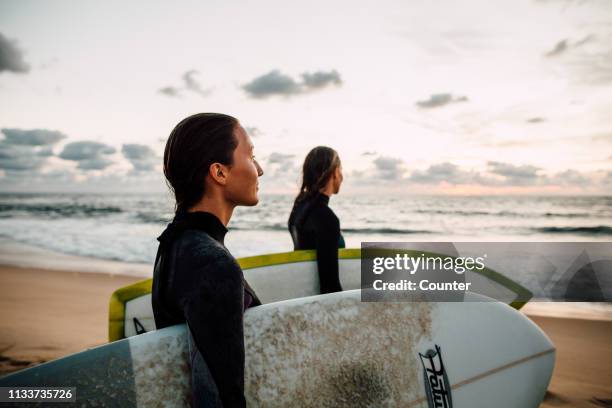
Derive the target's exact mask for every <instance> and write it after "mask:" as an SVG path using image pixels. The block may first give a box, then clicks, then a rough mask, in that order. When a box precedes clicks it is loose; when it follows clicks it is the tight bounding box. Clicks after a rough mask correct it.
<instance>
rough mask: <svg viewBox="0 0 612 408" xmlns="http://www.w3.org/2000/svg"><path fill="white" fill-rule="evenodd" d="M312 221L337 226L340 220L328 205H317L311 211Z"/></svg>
mask: <svg viewBox="0 0 612 408" xmlns="http://www.w3.org/2000/svg"><path fill="white" fill-rule="evenodd" d="M309 219H310V220H312V221H314V222H317V223H324V224H331V225H337V224H339V223H340V220H339V219H338V217H337V216H336V214H335V213H334V211H333V210H332V209H331V208H329V206H327V205H322V204H315V205H314V206H313V207H312V209H311V211H310V217H309Z"/></svg>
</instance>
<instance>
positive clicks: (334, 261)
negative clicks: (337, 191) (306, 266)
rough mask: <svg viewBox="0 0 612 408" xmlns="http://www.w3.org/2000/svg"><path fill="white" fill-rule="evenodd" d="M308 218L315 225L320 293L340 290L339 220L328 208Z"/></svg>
mask: <svg viewBox="0 0 612 408" xmlns="http://www.w3.org/2000/svg"><path fill="white" fill-rule="evenodd" d="M310 218H311V219H312V220H313V222H314V227H315V249H316V250H317V269H318V271H319V284H320V287H321V294H323V293H332V292H341V291H342V286H341V285H340V277H339V272H338V240H339V239H340V221H339V220H338V217H336V215H335V214H334V213H333V212H332V211H331V210H330V209H329V208H322V209H320V210H317V211H316V213H315V212H313V214H312V215H311V217H310Z"/></svg>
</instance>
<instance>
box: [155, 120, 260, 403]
mask: <svg viewBox="0 0 612 408" xmlns="http://www.w3.org/2000/svg"><path fill="white" fill-rule="evenodd" d="M164 174H165V176H166V179H167V183H168V185H169V187H170V188H171V189H172V191H173V192H174V196H175V199H176V213H175V216H174V219H173V221H172V223H170V224H169V225H168V227H167V228H166V230H165V231H164V232H163V233H162V234H161V236H160V237H159V238H158V240H159V249H158V251H157V257H156V260H155V269H154V272H153V291H152V303H153V314H154V317H155V324H156V327H157V328H158V329H161V328H164V327H167V326H172V325H175V324H179V323H185V322H186V323H187V328H188V330H187V332H188V336H187V338H188V346H189V355H190V363H191V386H192V396H191V403H192V406H197V407H220V406H223V407H225V408H227V407H244V406H245V405H246V402H245V397H244V337H243V314H244V311H245V310H246V309H247V308H248V307H252V306H257V305H260V304H261V302H260V301H259V299H258V298H257V296H256V295H255V293H254V292H253V290H252V289H251V288H250V287H249V285H248V284H247V283H246V281H245V280H244V277H243V274H242V270H241V269H240V266H239V265H238V263H237V262H236V260H235V259H234V257H233V256H232V255H231V254H230V253H229V251H228V250H227V249H226V248H225V246H224V242H223V240H224V237H225V234H226V232H227V228H226V226H227V224H228V222H229V220H230V218H231V216H232V212H233V210H234V208H235V207H236V206H238V205H246V206H253V205H256V204H257V202H258V197H257V190H258V177H260V176H261V175H262V174H263V171H262V169H261V167H259V164H258V163H257V162H256V161H255V157H254V156H253V143H252V142H251V139H250V138H249V136H248V135H247V133H246V132H245V131H244V129H243V128H242V126H241V125H240V123H239V122H238V120H236V119H235V118H233V117H231V116H227V115H222V114H218V113H200V114H197V115H193V116H190V117H188V118H186V119H184V120H182V121H181V122H180V123H179V124H178V125H176V127H175V128H174V130H173V131H172V133H171V134H170V137H169V138H168V141H167V143H166V149H165V152H164Z"/></svg>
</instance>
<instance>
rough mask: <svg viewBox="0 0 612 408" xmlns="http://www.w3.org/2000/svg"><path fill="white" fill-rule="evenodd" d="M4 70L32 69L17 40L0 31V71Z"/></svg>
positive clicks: (25, 70)
mask: <svg viewBox="0 0 612 408" xmlns="http://www.w3.org/2000/svg"><path fill="white" fill-rule="evenodd" d="M3 71H8V72H15V73H26V72H28V71H30V66H29V65H28V63H26V62H25V60H24V58H23V53H22V52H21V50H20V49H19V47H18V46H17V42H16V41H15V40H10V39H8V38H6V37H5V36H4V35H3V34H2V33H0V72H3Z"/></svg>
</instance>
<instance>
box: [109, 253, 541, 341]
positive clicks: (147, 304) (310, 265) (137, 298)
mask: <svg viewBox="0 0 612 408" xmlns="http://www.w3.org/2000/svg"><path fill="white" fill-rule="evenodd" d="M393 252H394V253H397V252H398V251H397V250H394V251H393ZM401 252H405V253H407V254H408V255H411V256H418V255H420V254H422V253H423V251H416V250H414V251H413V250H403V251H401ZM238 263H239V264H240V266H241V267H242V270H243V272H244V276H245V279H246V280H247V281H248V282H249V285H251V287H252V288H253V290H255V293H257V296H258V297H259V298H260V300H261V301H262V303H264V304H265V303H272V302H278V301H283V300H288V299H295V298H301V297H306V296H313V295H317V294H319V278H318V273H317V264H316V252H315V251H314V250H306V251H293V252H283V253H275V254H265V255H258V256H251V257H245V258H239V259H238ZM338 266H339V275H340V282H341V284H342V287H343V289H345V290H351V289H359V288H360V287H361V249H359V248H347V249H340V250H338ZM466 280H469V281H470V282H472V285H471V288H470V291H472V292H476V293H481V294H485V295H487V296H489V297H492V298H494V299H497V300H501V301H504V302H505V303H508V304H510V305H511V306H512V307H514V308H515V309H520V308H521V307H522V306H523V305H524V304H525V303H527V301H528V300H529V299H530V298H531V296H532V294H531V292H530V291H529V290H527V289H526V288H524V287H523V286H521V285H520V284H518V283H516V282H514V281H513V280H511V279H509V278H507V277H506V276H504V275H502V274H501V273H498V272H496V271H494V270H492V269H490V268H484V269H483V270H468V271H467V272H466ZM152 283H153V281H152V279H146V280H143V281H141V282H137V283H134V284H132V285H129V286H126V287H123V288H120V289H118V290H117V291H115V292H114V293H113V295H112V296H111V299H110V307H109V341H115V340H119V339H123V338H126V337H131V336H135V335H138V334H142V333H146V332H149V331H153V330H155V320H154V318H153V309H152V306H151V288H152Z"/></svg>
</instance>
